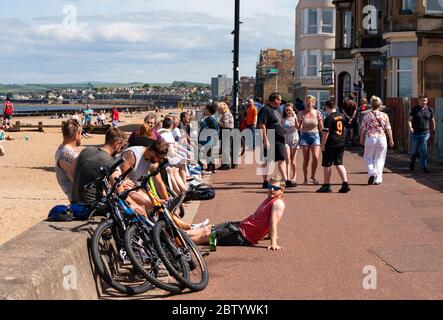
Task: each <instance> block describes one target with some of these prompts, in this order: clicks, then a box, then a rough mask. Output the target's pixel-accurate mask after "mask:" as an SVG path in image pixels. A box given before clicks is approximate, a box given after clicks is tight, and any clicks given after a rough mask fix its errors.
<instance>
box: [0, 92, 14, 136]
mask: <svg viewBox="0 0 443 320" xmlns="http://www.w3.org/2000/svg"><path fill="white" fill-rule="evenodd" d="M13 115H14V104H13V103H12V102H11V99H10V98H9V97H7V98H6V102H5V103H4V105H3V119H4V125H5V127H6V129H10V128H12V116H13Z"/></svg>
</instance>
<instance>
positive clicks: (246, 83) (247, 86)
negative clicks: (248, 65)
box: [240, 77, 255, 99]
mask: <svg viewBox="0 0 443 320" xmlns="http://www.w3.org/2000/svg"><path fill="white" fill-rule="evenodd" d="M254 96H255V78H254V77H241V78H240V97H241V98H244V99H247V98H249V97H254Z"/></svg>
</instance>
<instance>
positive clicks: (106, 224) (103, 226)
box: [91, 219, 152, 295]
mask: <svg viewBox="0 0 443 320" xmlns="http://www.w3.org/2000/svg"><path fill="white" fill-rule="evenodd" d="M115 227H116V226H115V222H114V220H112V219H108V220H104V221H102V222H101V223H100V224H99V225H98V226H97V229H95V231H94V233H93V235H92V238H91V256H92V261H93V263H94V266H95V270H96V271H97V272H98V274H99V275H100V277H101V278H102V279H103V280H104V281H105V282H106V283H107V284H108V285H110V286H111V287H112V288H114V289H115V290H117V291H119V292H121V293H124V294H127V295H136V294H140V293H143V292H146V291H148V290H149V289H151V288H152V284H151V283H150V282H149V281H148V280H146V281H144V282H143V283H141V284H136V285H128V284H123V283H120V282H119V281H117V280H115V279H114V277H113V276H112V275H111V274H109V273H108V272H107V270H106V268H105V265H104V263H103V260H102V258H101V253H100V244H99V243H100V239H101V238H102V236H103V235H104V234H105V232H106V231H107V230H110V232H111V235H112V238H114V233H113V232H112V231H113V230H112V229H113V228H115ZM114 241H115V239H114ZM115 255H116V253H115V252H114V256H115ZM117 256H118V259H120V256H119V255H118V253H117ZM134 271H135V270H134Z"/></svg>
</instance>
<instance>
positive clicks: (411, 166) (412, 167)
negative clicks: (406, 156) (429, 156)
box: [409, 162, 415, 172]
mask: <svg viewBox="0 0 443 320" xmlns="http://www.w3.org/2000/svg"><path fill="white" fill-rule="evenodd" d="M409 170H410V171H411V172H414V170H415V166H414V164H413V163H412V162H411V163H410V164H409Z"/></svg>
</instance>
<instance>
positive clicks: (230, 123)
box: [218, 102, 235, 170]
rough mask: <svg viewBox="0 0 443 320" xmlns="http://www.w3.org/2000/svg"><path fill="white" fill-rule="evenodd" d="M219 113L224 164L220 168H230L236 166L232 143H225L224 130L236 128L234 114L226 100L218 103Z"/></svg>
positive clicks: (221, 150)
mask: <svg viewBox="0 0 443 320" xmlns="http://www.w3.org/2000/svg"><path fill="white" fill-rule="evenodd" d="M218 113H219V114H220V118H219V119H218V125H219V126H220V131H219V135H220V137H219V138H220V152H221V153H222V165H221V166H220V168H218V170H229V169H231V168H235V165H234V159H233V153H232V143H229V144H228V146H226V145H224V143H223V131H225V130H232V129H234V116H233V115H232V113H231V111H230V110H229V106H228V105H227V104H226V103H224V102H220V103H219V104H218Z"/></svg>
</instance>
